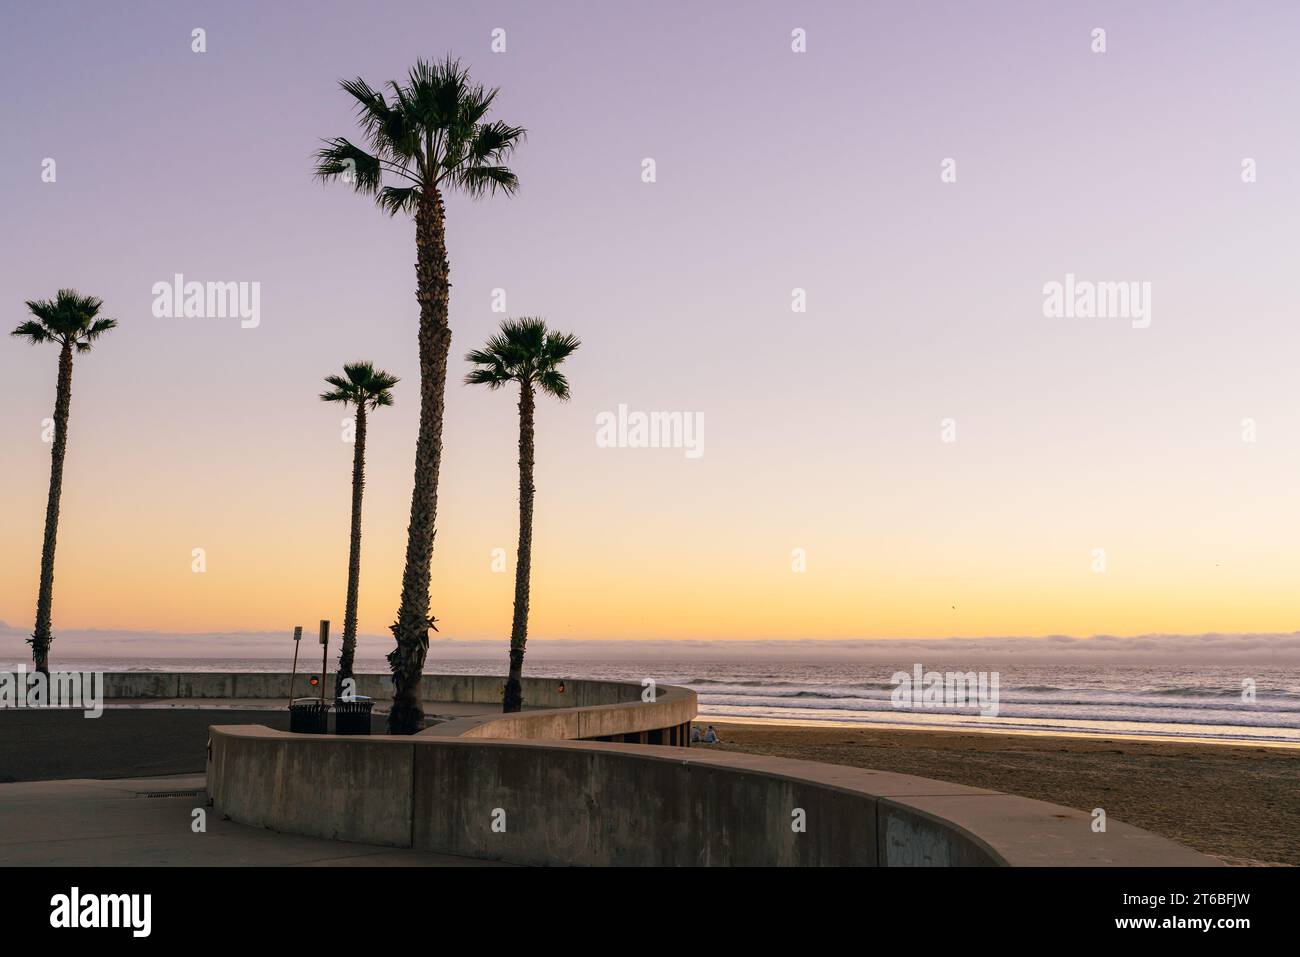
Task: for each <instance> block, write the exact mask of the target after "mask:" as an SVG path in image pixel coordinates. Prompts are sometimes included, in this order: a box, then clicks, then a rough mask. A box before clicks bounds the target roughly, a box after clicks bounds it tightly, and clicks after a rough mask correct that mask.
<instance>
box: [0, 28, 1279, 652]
mask: <svg viewBox="0 0 1300 957" xmlns="http://www.w3.org/2000/svg"><path fill="white" fill-rule="evenodd" d="M618 7H619V8H621V9H619V8H615V5H612V4H611V5H606V4H594V3H560V4H546V5H545V6H543V5H540V4H525V3H509V4H505V3H502V4H492V3H481V4H473V5H467V4H452V3H433V2H418V3H417V2H411V3H391V4H382V3H381V4H378V5H376V6H375V7H374V8H372V7H370V6H365V7H364V8H363V7H358V6H357V5H356V4H352V3H305V2H302V3H292V4H276V5H274V6H272V5H269V4H264V3H229V4H223V5H221V7H220V9H216V8H212V7H207V6H205V7H203V8H198V7H195V6H190V5H187V4H183V3H161V2H160V3H139V4H134V3H133V4H121V5H114V6H112V7H110V6H108V5H104V4H98V3H89V2H86V3H59V2H55V3H49V4H41V5H29V6H26V7H24V8H21V9H20V8H16V7H14V6H12V5H9V6H6V8H5V9H4V11H3V13H0V72H2V73H3V76H4V78H5V80H6V84H5V85H6V87H7V88H8V89H9V91H10V92H9V95H8V96H6V97H4V98H3V100H2V101H0V128H3V130H4V143H5V148H4V149H3V150H0V208H2V209H3V214H4V229H3V230H2V231H0V290H2V291H3V297H0V304H2V308H3V317H4V321H5V331H6V332H7V331H8V329H10V328H12V327H13V326H15V325H17V324H18V322H20V321H21V320H22V319H23V318H24V317H25V309H24V306H23V301H24V300H26V299H33V298H44V297H49V296H53V295H54V293H55V291H56V290H57V289H58V288H60V287H63V286H71V287H75V288H77V289H78V290H80V291H81V292H83V293H89V294H94V295H97V296H100V297H102V298H103V299H104V301H105V310H104V311H105V313H106V314H107V315H110V316H114V317H116V318H117V319H118V320H119V323H120V327H119V328H118V329H117V330H116V331H114V332H112V333H110V334H109V335H107V336H106V337H104V338H103V339H102V340H101V341H100V343H99V344H97V346H96V348H95V350H94V352H92V353H91V354H89V355H85V356H78V357H77V361H76V371H75V375H74V382H73V396H72V413H71V424H70V429H69V452H68V461H67V470H66V474H65V480H64V494H63V512H62V520H61V525H60V532H59V547H58V560H57V566H56V580H55V592H54V634H55V635H56V636H58V635H59V634H60V631H61V629H88V628H104V629H115V630H128V631H129V630H139V631H157V632H165V633H188V632H215V631H239V630H252V631H264V630H276V629H282V628H289V627H291V626H292V625H294V624H300V623H308V624H310V623H312V622H314V621H315V620H316V619H318V618H331V619H333V620H335V621H337V622H339V623H340V624H341V619H342V610H343V609H342V606H343V599H344V585H345V579H346V563H347V543H348V510H349V499H350V469H351V457H352V447H351V445H349V444H347V443H346V442H344V441H343V440H342V439H341V431H342V430H341V419H342V417H343V415H344V412H343V411H342V410H340V409H339V408H337V407H335V406H327V405H325V404H324V403H322V402H320V401H319V400H318V398H317V396H318V394H319V392H320V391H321V389H322V388H323V382H322V378H323V377H324V376H325V375H327V374H330V373H334V372H338V371H339V370H340V369H341V367H342V365H343V363H344V362H348V361H353V360H357V359H369V360H372V361H374V362H375V363H376V364H377V365H379V366H380V367H382V368H384V369H387V370H389V371H391V372H392V373H394V374H396V375H398V376H400V377H401V379H402V381H401V383H400V384H399V385H398V386H397V387H396V389H395V392H394V395H395V399H396V405H395V406H394V407H393V408H391V409H381V410H379V411H378V412H377V413H376V414H375V415H374V416H373V417H372V419H371V423H370V434H369V441H368V446H367V447H368V463H367V465H368V468H367V488H366V502H365V531H364V551H363V564H362V577H361V593H360V626H361V630H362V632H363V633H368V634H381V633H385V631H386V628H387V626H388V625H389V624H390V623H391V622H392V621H393V617H394V614H395V611H396V607H397V601H398V592H399V581H400V576H401V570H402V560H403V550H404V547H405V537H406V521H407V515H408V510H409V504H410V492H411V480H412V466H413V458H414V445H415V433H416V418H417V412H418V394H417V389H418V366H417V362H416V352H415V344H416V338H415V333H416V319H417V306H416V302H415V298H414V285H415V278H414V269H413V262H414V242H413V232H414V231H413V226H412V224H411V222H410V221H409V219H407V218H404V217H398V218H397V219H390V218H389V217H388V216H387V215H385V214H383V213H381V212H380V211H378V210H377V209H376V208H375V207H374V206H373V205H372V204H371V203H370V202H369V201H368V200H366V199H364V198H361V197H358V196H355V195H353V194H352V193H351V192H350V191H349V190H348V189H346V188H345V187H343V186H340V185H329V186H326V185H321V184H319V183H317V182H315V181H313V180H312V178H311V169H312V159H311V156H312V153H313V151H314V150H315V149H316V148H317V146H318V145H319V140H320V139H321V138H322V137H328V136H338V135H344V136H349V137H354V136H356V134H357V131H356V126H355V124H354V122H353V119H352V112H351V109H350V107H349V100H348V98H347V97H346V96H345V95H344V94H343V93H342V92H341V91H340V90H339V88H338V81H339V79H341V78H351V77H354V76H361V77H364V78H366V79H367V80H369V81H370V82H371V83H372V84H375V85H378V84H379V83H381V82H383V81H387V80H389V79H394V78H399V77H402V76H404V74H405V72H406V70H407V68H408V67H409V66H410V65H411V64H412V63H413V62H414V61H415V60H416V59H417V58H418V57H428V58H440V57H442V56H444V55H445V54H446V53H448V52H451V53H453V54H455V55H457V56H459V57H461V58H462V59H463V61H464V63H465V64H466V65H467V66H468V67H469V68H470V69H471V72H472V74H473V76H474V77H475V78H476V79H477V80H479V81H481V82H483V83H486V84H489V85H492V86H499V87H500V88H501V94H500V96H499V98H498V100H497V103H496V109H495V114H494V115H495V116H496V117H498V118H500V119H502V120H505V121H506V122H509V123H512V124H520V125H523V126H525V127H527V128H528V130H529V137H528V141H527V142H526V143H525V144H524V146H523V147H522V149H521V150H520V151H519V153H518V154H517V155H516V156H515V158H514V160H513V162H512V164H511V165H512V167H513V168H514V169H515V171H516V172H517V173H518V175H519V178H520V180H521V190H520V192H519V194H518V195H517V196H516V197H514V198H501V197H497V198H492V199H485V200H482V201H478V202H472V201H470V200H468V199H465V198H464V197H459V196H453V197H450V198H449V200H448V214H447V224H448V227H447V228H448V240H449V247H450V259H451V267H452V283H453V288H452V302H451V321H452V328H453V334H454V339H453V345H452V353H453V363H452V379H451V382H450V384H449V389H448V400H447V418H446V426H445V433H444V459H443V469H442V481H441V488H440V507H439V521H438V535H437V542H436V551H435V558H434V567H433V589H432V591H433V601H432V611H433V613H434V614H435V615H436V616H437V617H438V618H439V619H440V627H441V628H442V634H443V635H444V636H449V637H456V638H464V639H482V638H493V637H498V636H505V635H506V634H507V633H508V630H509V621H510V610H511V609H510V602H511V598H512V594H513V557H514V548H515V536H516V530H517V521H518V518H517V511H516V493H517V483H518V475H517V472H516V466H515V458H516V441H517V427H518V426H517V413H516V409H515V402H514V397H513V395H512V394H509V393H489V392H487V391H485V390H482V389H470V388H467V387H465V386H462V385H461V384H460V380H461V378H462V377H463V375H464V372H465V371H466V369H467V368H468V366H467V364H466V363H464V362H463V361H462V360H463V355H464V353H465V352H466V351H467V350H468V349H470V348H473V347H475V346H477V345H479V344H480V343H481V342H482V341H483V340H484V339H485V338H486V336H487V335H488V334H489V333H490V332H491V331H492V330H493V328H494V327H495V326H496V324H497V323H498V322H499V321H500V319H501V316H500V315H499V314H497V313H494V312H493V311H492V296H493V290H494V289H498V288H499V289H504V290H505V291H506V297H507V306H508V311H509V314H511V315H541V316H544V317H546V318H547V320H548V322H549V323H550V324H551V325H552V326H553V327H556V328H559V329H562V330H567V331H573V332H575V333H577V334H578V335H579V336H581V338H582V340H583V343H584V344H583V347H582V349H581V350H580V351H579V352H578V353H577V354H576V355H575V356H574V357H573V358H572V359H571V360H570V362H569V364H568V369H569V377H570V380H571V383H572V387H573V400H572V402H570V403H568V404H567V405H561V404H558V403H556V402H554V401H544V402H542V403H541V404H540V406H539V411H538V426H537V431H538V434H537V459H538V466H537V490H538V491H537V515H536V526H535V533H534V570H533V576H532V585H533V591H532V594H533V602H532V608H533V613H532V625H531V628H530V634H532V635H535V636H538V637H544V638H545V637H550V638H558V637H573V638H608V639H627V638H701V639H751V640H752V639H765V638H873V637H900V638H910V637H944V636H982V635H1045V634H1071V635H1089V634H1094V633H1109V634H1120V635H1123V634H1140V633H1145V632H1154V631H1159V632H1166V633H1175V632H1178V633H1202V632H1211V631H1229V632H1243V631H1289V630H1293V629H1294V628H1295V627H1296V621H1297V612H1300V598H1298V597H1297V596H1298V595H1300V591H1297V588H1296V582H1297V580H1300V547H1296V543H1297V542H1300V507H1297V501H1298V499H1297V483H1298V482H1300V393H1298V392H1297V389H1296V382H1297V376H1298V375H1300V372H1298V371H1297V364H1298V361H1300V358H1298V357H1300V323H1297V318H1296V303H1297V292H1296V288H1295V284H1296V280H1295V277H1296V265H1295V262H1296V250H1297V243H1298V242H1300V238H1298V237H1300V121H1298V120H1297V117H1300V90H1298V89H1297V86H1296V81H1295V57H1294V49H1295V37H1296V35H1297V31H1300V7H1297V6H1296V5H1294V4H1292V3H1281V2H1279V3H1252V4H1247V5H1229V4H1223V5H1219V4H1210V3H1195V4H1190V3H1146V4H1131V3H1083V4H1069V5H1066V4H1042V3H1024V4H1000V5H998V7H997V8H996V10H994V9H992V8H983V7H981V6H980V5H973V4H967V3H933V2H926V3H915V4H910V3H903V2H896V3H876V4H860V3H842V4H840V3H825V4H820V5H817V6H816V7H814V8H813V12H808V11H801V12H797V13H796V12H792V10H791V8H790V6H789V5H788V4H783V3H764V4H754V3H745V4H740V3H709V4H688V3H680V4H677V3H669V4H653V5H637V6H633V5H631V4H628V5H626V6H624V5H618ZM742 9H743V11H745V15H744V16H740V15H738V14H739V11H741V10H742ZM1097 27H1101V28H1104V29H1105V30H1106V45H1107V49H1106V52H1104V53H1094V52H1093V50H1092V49H1091V46H1092V42H1093V41H1092V39H1091V33H1092V31H1093V29H1094V28H1097ZM194 28H202V29H204V30H205V31H206V40H207V52H206V53H201V54H199V53H194V52H192V51H191V31H192V30H193V29H194ZM494 28H502V29H504V30H505V31H506V34H505V35H506V45H507V49H506V52H504V53H493V52H492V51H491V48H490V44H491V42H492V31H493V29H494ZM796 28H799V29H803V30H805V31H806V35H807V52H806V53H795V52H793V51H792V50H791V31H792V30H794V29H796ZM46 158H52V159H54V160H55V162H56V164H57V166H56V169H57V179H56V181H55V182H53V183H47V182H43V181H42V176H41V174H42V162H43V160H44V159H46ZM646 158H652V159H654V160H655V165H656V174H657V179H656V181H655V182H653V183H647V182H643V180H642V163H643V160H644V159H646ZM946 158H953V159H955V161H956V170H957V181H956V182H953V183H945V182H942V181H941V177H940V173H941V164H942V163H943V161H944V160H945V159H946ZM1245 159H1254V160H1255V161H1256V169H1257V181H1256V182H1251V183H1246V182H1243V178H1242V163H1243V160H1245ZM177 273H180V274H183V275H184V276H185V277H186V279H190V280H198V281H237V282H259V283H260V284H261V317H260V325H259V326H258V327H257V328H254V329H243V328H241V327H240V323H239V320H238V319H231V318H227V319H221V318H203V319H173V318H155V317H154V315H153V314H152V312H151V304H152V302H153V294H152V291H151V290H152V287H153V285H154V284H155V283H157V282H160V281H163V282H170V281H171V280H172V277H173V276H174V275H175V274H177ZM1067 273H1068V274H1074V275H1076V276H1077V277H1079V278H1080V279H1087V280H1095V281H1117V282H1129V281H1136V282H1147V283H1150V284H1151V290H1152V312H1151V323H1150V326H1149V328H1145V329H1139V328H1134V327H1133V325H1132V323H1130V322H1129V321H1128V320H1127V319H1124V318H1096V319H1082V318H1071V319H1066V318H1046V317H1045V316H1044V313H1043V299H1044V296H1043V287H1044V284H1046V283H1049V282H1053V281H1064V279H1065V276H1066V274H1067ZM796 288H799V289H804V290H806V296H807V311H806V312H795V311H793V310H792V308H791V303H792V290H794V289H796ZM56 363H57V350H56V349H55V348H54V347H50V346H44V347H39V348H37V347H32V346H28V345H26V344H24V343H21V342H19V341H18V340H16V339H10V338H9V337H7V336H6V337H4V339H3V341H0V378H2V379H3V381H4V383H5V390H4V395H5V401H4V403H3V406H2V407H0V448H2V449H3V451H4V457H3V463H4V465H3V468H0V500H2V501H3V503H4V510H3V515H4V521H3V539H2V541H0V620H2V621H4V622H7V623H8V624H9V625H10V626H12V627H13V628H17V629H30V627H31V623H32V618H33V613H34V607H35V602H36V590H37V580H38V572H39V563H40V547H41V533H42V527H43V521H44V511H45V500H46V489H47V482H48V479H49V455H50V452H49V445H48V444H47V443H45V442H43V441H42V438H41V433H42V420H43V419H45V418H46V417H48V416H50V415H51V414H52V409H53V403H54V387H55V373H56ZM620 404H625V405H627V406H628V407H629V408H630V409H632V410H642V411H654V410H661V411H664V410H666V411H680V412H686V413H693V414H699V415H702V416H703V422H704V433H703V439H704V443H703V449H704V454H703V455H702V456H701V457H699V458H688V457H687V456H686V455H685V454H684V452H683V450H682V449H634V448H601V447H599V446H598V445H597V443H596V419H597V416H598V415H599V414H600V413H602V412H608V411H613V410H616V409H617V408H618V406H619V405H620ZM945 419H952V420H954V422H955V428H956V441H955V442H944V441H942V440H941V437H942V436H941V430H942V422H943V420H945ZM1245 419H1250V420H1253V423H1254V428H1255V441H1253V442H1252V441H1245V440H1244V439H1243V420H1245ZM195 548H202V549H204V550H205V552H206V563H207V570H206V572H204V573H201V574H200V573H195V572H193V571H192V570H191V565H192V550H193V549H195ZM495 548H502V549H505V551H506V553H507V554H508V556H509V560H508V561H507V563H506V565H505V568H504V571H502V572H494V571H493V569H492V560H493V555H492V552H493V549H495ZM795 549H803V550H804V551H805V553H806V571H803V572H797V571H795V570H793V568H792V560H793V558H792V554H793V550H795ZM1095 549H1104V552H1105V570H1104V572H1100V573H1099V572H1097V571H1095V570H1094V562H1095V560H1096V558H1095V552H1094V550H1095ZM58 647H59V646H58V645H57V643H56V645H55V646H54V654H55V656H56V657H57V654H58Z"/></svg>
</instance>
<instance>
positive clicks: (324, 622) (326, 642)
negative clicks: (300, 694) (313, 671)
mask: <svg viewBox="0 0 1300 957" xmlns="http://www.w3.org/2000/svg"><path fill="white" fill-rule="evenodd" d="M329 653H330V623H329V619H326V618H322V619H321V621H320V703H321V707H322V708H323V707H325V679H326V678H327V677H329Z"/></svg>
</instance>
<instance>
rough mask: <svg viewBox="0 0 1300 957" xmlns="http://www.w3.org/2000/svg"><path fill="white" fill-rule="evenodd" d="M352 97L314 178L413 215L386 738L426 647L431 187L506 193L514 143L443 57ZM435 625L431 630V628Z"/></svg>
mask: <svg viewBox="0 0 1300 957" xmlns="http://www.w3.org/2000/svg"><path fill="white" fill-rule="evenodd" d="M341 85H342V87H343V89H344V91H345V92H346V93H347V94H348V95H349V96H351V97H352V98H353V99H354V100H356V102H357V121H358V123H359V124H360V126H361V130H362V133H363V135H364V136H365V140H366V145H365V147H362V146H357V145H355V144H353V143H351V142H350V141H348V140H346V139H344V138H343V137H336V138H335V139H331V140H326V141H325V145H324V147H323V148H322V149H321V150H320V151H319V152H318V153H317V154H316V176H317V177H319V178H320V179H322V180H336V179H341V180H343V181H344V182H346V183H348V184H350V185H351V186H352V187H353V188H354V189H355V190H356V191H357V192H358V193H362V194H364V195H367V196H372V197H374V199H375V201H376V202H377V203H378V204H379V207H380V208H381V209H383V210H385V211H386V212H388V213H389V214H390V215H394V216H395V215H397V214H398V213H399V212H403V213H413V214H414V216H415V257H416V261H415V277H416V291H415V298H416V300H417V301H418V302H419V304H420V333H419V347H420V432H419V437H418V438H417V439H416V443H415V486H414V488H413V490H412V492H411V518H410V524H409V525H408V526H407V533H406V567H405V569H404V570H403V572H402V601H401V605H400V606H399V608H398V611H397V621H396V622H394V623H393V625H392V631H393V637H394V638H395V639H396V647H395V648H394V649H393V650H392V652H390V653H389V655H388V663H389V666H390V667H391V668H392V671H393V709H392V711H390V712H389V715H388V731H389V733H390V734H413V733H415V732H416V731H419V730H421V729H422V728H423V727H424V711H423V709H422V708H421V707H420V675H421V672H422V671H423V670H424V659H425V656H426V655H427V654H428V651H429V629H430V628H433V627H434V624H433V623H434V621H435V619H434V618H433V617H431V616H430V614H429V564H430V561H431V559H432V557H433V536H434V528H435V522H436V520H437V513H438V468H439V466H440V465H441V462H442V414H443V402H444V395H445V393H446V386H447V355H448V352H449V350H450V348H451V328H450V326H449V325H448V322H447V304H448V296H449V293H450V287H451V283H450V281H449V279H448V273H449V269H450V267H449V266H448V263H447V243H446V235H445V229H444V225H445V224H444V219H443V203H442V198H443V193H444V192H446V191H449V190H460V191H462V192H464V193H467V194H468V195H470V196H471V197H475V198H477V197H479V196H483V195H486V194H491V193H495V192H497V191H498V190H499V191H501V192H502V193H505V194H507V195H509V194H512V193H514V192H515V190H516V189H517V188H518V185H519V181H518V179H516V177H515V174H514V173H512V172H511V171H510V170H509V169H508V168H507V167H506V166H504V165H503V163H504V161H505V160H506V159H508V158H509V156H510V154H511V153H513V152H514V149H515V147H516V146H517V145H519V143H521V142H522V141H523V138H524V130H523V128H521V127H518V126H507V125H506V124H504V123H501V122H497V121H493V122H489V121H488V120H487V114H488V110H489V109H490V108H491V106H492V101H493V100H494V99H495V98H496V95H497V91H496V90H495V89H492V90H489V89H486V88H485V87H482V86H479V85H475V84H473V83H471V82H470V79H469V73H468V71H466V70H464V69H462V68H461V66H460V63H459V61H457V60H453V59H451V58H450V57H448V58H447V59H446V60H444V61H443V62H442V63H427V62H425V61H423V60H420V61H418V62H417V63H416V64H415V66H414V67H413V68H412V69H411V70H410V73H409V74H408V76H407V79H406V83H405V84H402V83H399V82H396V81H393V82H390V83H389V84H388V87H387V90H388V95H387V96H385V94H384V93H383V92H382V91H379V90H375V89H373V88H371V86H370V85H369V84H367V83H366V82H365V81H364V80H362V79H360V78H357V79H355V80H345V81H343V83H342V84H341ZM434 630H435V631H436V630H437V629H436V628H434Z"/></svg>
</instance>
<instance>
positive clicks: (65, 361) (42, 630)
mask: <svg viewBox="0 0 1300 957" xmlns="http://www.w3.org/2000/svg"><path fill="white" fill-rule="evenodd" d="M71 404H72V343H71V342H64V343H63V351H62V352H60V353H59V384H58V387H57V389H56V391H55V398H54V448H53V450H52V451H51V454H50V493H49V497H48V498H47V499H46V501H45V542H44V544H43V545H42V546H41V589H40V595H39V597H38V598H37V599H36V627H35V628H34V629H33V630H32V638H31V645H32V660H33V662H35V665H36V670H37V671H41V672H44V673H45V674H47V675H48V674H49V673H50V642H51V641H53V640H54V637H53V636H52V635H51V634H50V616H51V613H52V610H53V605H54V546H55V544H56V543H57V540H58V537H59V500H60V499H61V498H62V497H63V459H64V455H65V454H66V452H67V450H68V409H69V407H70V406H71Z"/></svg>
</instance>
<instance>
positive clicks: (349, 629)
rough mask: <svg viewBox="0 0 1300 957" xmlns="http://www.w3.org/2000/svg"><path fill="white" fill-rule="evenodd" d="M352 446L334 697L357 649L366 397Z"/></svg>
mask: <svg viewBox="0 0 1300 957" xmlns="http://www.w3.org/2000/svg"><path fill="white" fill-rule="evenodd" d="M353 441H354V443H355V447H354V448H353V450H352V540H351V544H350V545H349V546H348V600H347V604H346V605H345V606H344V610H343V647H342V648H341V649H340V650H339V667H338V671H337V672H335V675H334V697H335V699H338V698H341V697H342V696H343V682H344V681H345V680H346V679H348V678H351V677H352V659H353V658H354V657H355V655H356V650H357V586H358V584H359V583H360V581H361V498H362V495H363V493H364V492H365V488H366V401H365V399H364V397H363V398H362V400H361V401H360V402H358V403H357V432H356V435H355V436H354V439H353Z"/></svg>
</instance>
